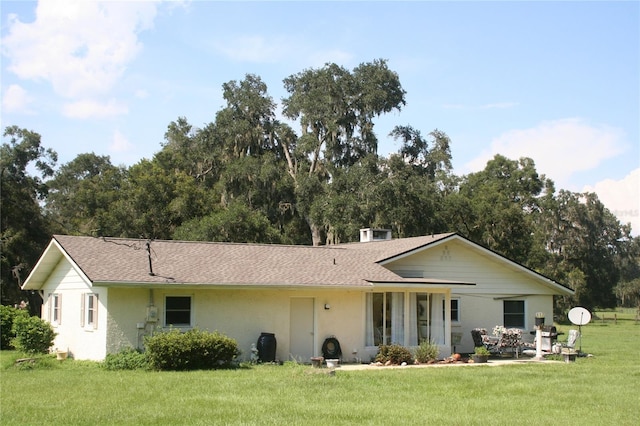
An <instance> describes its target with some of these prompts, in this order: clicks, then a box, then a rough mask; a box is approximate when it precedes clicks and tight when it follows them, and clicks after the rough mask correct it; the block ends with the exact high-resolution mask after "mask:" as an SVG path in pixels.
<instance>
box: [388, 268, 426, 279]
mask: <svg viewBox="0 0 640 426" xmlns="http://www.w3.org/2000/svg"><path fill="white" fill-rule="evenodd" d="M393 272H395V273H396V274H398V275H400V276H401V277H402V278H424V271H420V270H418V269H401V270H398V271H393Z"/></svg>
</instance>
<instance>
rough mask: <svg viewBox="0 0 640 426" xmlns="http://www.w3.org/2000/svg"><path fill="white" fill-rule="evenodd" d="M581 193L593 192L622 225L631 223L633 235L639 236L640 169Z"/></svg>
mask: <svg viewBox="0 0 640 426" xmlns="http://www.w3.org/2000/svg"><path fill="white" fill-rule="evenodd" d="M582 192H595V193H596V194H598V199H600V201H602V204H604V205H605V207H606V208H607V209H609V211H611V213H613V214H614V215H615V216H616V217H617V218H618V220H620V222H622V223H623V224H627V223H631V229H632V231H633V232H632V233H633V235H636V236H637V235H640V168H638V169H635V170H633V171H632V172H631V173H629V174H628V175H627V176H625V177H624V178H623V179H621V180H613V179H605V180H603V181H601V182H598V183H596V184H595V186H585V187H584V188H583V189H582Z"/></svg>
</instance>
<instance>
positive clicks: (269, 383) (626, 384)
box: [0, 312, 640, 425]
mask: <svg viewBox="0 0 640 426" xmlns="http://www.w3.org/2000/svg"><path fill="white" fill-rule="evenodd" d="M617 316H618V320H617V323H615V324H614V322H613V312H607V313H605V317H606V318H611V319H610V320H609V319H608V320H607V321H605V322H602V321H600V320H599V319H598V318H600V317H601V316H600V315H598V316H594V320H593V321H592V323H590V324H589V325H587V326H584V327H582V332H583V338H582V342H581V343H582V349H583V351H584V352H588V353H591V354H593V357H588V358H586V357H585V358H579V359H578V360H577V361H576V362H575V363H570V364H565V363H563V362H559V363H558V362H556V363H553V362H545V363H527V364H513V365H505V366H500V367H490V366H463V367H440V368H419V369H418V368H406V369H385V368H384V367H381V368H378V369H375V370H365V371H345V370H340V369H338V370H336V374H335V376H330V375H327V374H323V373H318V370H312V369H311V368H310V367H309V366H299V365H292V364H287V365H284V366H272V365H264V366H257V367H253V368H242V369H237V370H221V371H197V372H143V371H135V372H109V371H105V370H103V369H101V368H99V367H98V366H97V365H96V364H95V363H88V362H78V361H72V360H67V361H63V362H58V361H55V360H51V364H52V365H51V367H50V368H37V369H31V370H30V369H24V368H22V369H20V368H16V367H14V366H13V360H14V359H15V358H16V357H17V356H19V355H17V354H16V353H15V352H3V353H2V354H1V357H0V374H1V376H0V381H1V382H0V383H1V399H0V409H1V412H0V415H1V417H0V419H1V420H0V422H1V423H2V424H6V425H12V424H16V425H17V424H20V425H23V424H38V425H48V424H51V425H54V424H55V425H59V424H74V425H75V424H87V425H96V424H135V425H144V424H155V425H158V424H172V425H183V424H245V425H253V424H255V425H259V424H279V425H282V424H304V425H308V424H328V425H348V424H387V425H389V424H394V425H395V424H403V425H414V424H415V425H417V424H421V425H422V424H452V425H481V424H493V425H503V424H504V425H507V424H509V425H511V424H521V425H534V424H565V425H577V424H580V425H585V424H587V425H589V424H593V425H596V424H597V425H602V424H611V425H636V424H638V417H639V413H640V324H639V323H636V322H635V321H634V320H633V313H631V312H628V313H621V312H618V315H617ZM559 328H560V330H561V331H565V332H566V331H568V330H569V328H571V327H570V326H569V325H559Z"/></svg>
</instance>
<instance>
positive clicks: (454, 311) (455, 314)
mask: <svg viewBox="0 0 640 426" xmlns="http://www.w3.org/2000/svg"><path fill="white" fill-rule="evenodd" d="M451 322H460V299H458V298H455V299H451Z"/></svg>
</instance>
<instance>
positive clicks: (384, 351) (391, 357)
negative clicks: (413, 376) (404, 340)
mask: <svg viewBox="0 0 640 426" xmlns="http://www.w3.org/2000/svg"><path fill="white" fill-rule="evenodd" d="M379 349H380V350H379V351H378V355H376V361H377V362H382V363H387V362H389V361H390V362H391V363H392V364H402V363H403V362H406V363H407V364H413V355H412V354H411V351H410V350H409V349H407V348H405V347H404V346H401V345H396V344H393V345H380V347H379Z"/></svg>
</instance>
